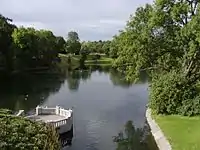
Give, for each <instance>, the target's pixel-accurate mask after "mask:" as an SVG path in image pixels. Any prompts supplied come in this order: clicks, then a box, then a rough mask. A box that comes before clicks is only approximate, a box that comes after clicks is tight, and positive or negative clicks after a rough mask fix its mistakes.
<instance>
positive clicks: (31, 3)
mask: <svg viewBox="0 0 200 150" xmlns="http://www.w3.org/2000/svg"><path fill="white" fill-rule="evenodd" d="M150 2H151V0H0V13H1V14H2V15H4V16H5V17H9V18H11V19H13V22H14V23H15V24H16V25H18V26H20V25H23V26H25V27H27V26H31V27H35V28H37V29H41V28H43V29H50V30H52V31H53V32H54V34H55V35H60V36H63V37H66V36H67V33H68V32H69V31H71V30H74V31H76V32H78V34H79V36H80V39H81V40H107V39H111V38H112V36H113V35H115V34H117V33H118V30H120V29H123V27H124V26H125V24H126V21H127V20H128V18H129V16H130V14H132V13H134V12H135V10H136V8H137V7H139V6H143V5H145V4H146V3H150Z"/></svg>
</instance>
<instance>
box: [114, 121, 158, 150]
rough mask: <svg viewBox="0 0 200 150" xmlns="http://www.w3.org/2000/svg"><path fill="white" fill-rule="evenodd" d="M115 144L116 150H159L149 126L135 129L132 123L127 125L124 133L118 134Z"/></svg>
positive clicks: (129, 122)
mask: <svg viewBox="0 0 200 150" xmlns="http://www.w3.org/2000/svg"><path fill="white" fill-rule="evenodd" d="M114 142H115V143H116V144H117V149H116V150H157V147H156V144H155V142H154V140H153V138H152V136H151V134H150V130H149V127H148V125H147V124H146V125H145V126H144V128H135V127H134V124H133V122H132V121H128V122H127V123H126V125H125V130H124V132H120V133H118V136H116V137H114Z"/></svg>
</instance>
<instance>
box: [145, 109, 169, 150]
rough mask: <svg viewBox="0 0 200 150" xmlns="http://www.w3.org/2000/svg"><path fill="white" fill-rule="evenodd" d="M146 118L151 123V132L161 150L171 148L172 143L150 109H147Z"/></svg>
mask: <svg viewBox="0 0 200 150" xmlns="http://www.w3.org/2000/svg"><path fill="white" fill-rule="evenodd" d="M146 118H147V122H148V124H149V127H150V129H151V133H152V135H153V137H154V139H155V142H156V144H157V147H158V149H159V150H171V145H170V144H169V142H168V140H167V138H166V137H165V135H164V134H163V132H162V130H161V129H160V127H159V125H158V124H157V123H156V121H155V120H154V119H153V117H152V114H151V110H150V109H147V110H146Z"/></svg>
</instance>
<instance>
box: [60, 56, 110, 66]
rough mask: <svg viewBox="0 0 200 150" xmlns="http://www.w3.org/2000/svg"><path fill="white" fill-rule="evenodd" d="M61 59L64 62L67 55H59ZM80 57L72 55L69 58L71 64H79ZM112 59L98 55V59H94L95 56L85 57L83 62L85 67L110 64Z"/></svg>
mask: <svg viewBox="0 0 200 150" xmlns="http://www.w3.org/2000/svg"><path fill="white" fill-rule="evenodd" d="M59 56H60V57H61V58H63V59H64V60H65V58H68V55H65V54H59ZM80 59H81V56H80V55H72V56H71V63H72V64H79V63H80ZM112 61H113V59H112V58H110V57H108V56H106V55H99V58H96V55H95V54H90V55H87V59H86V60H85V65H93V64H95V65H101V64H112Z"/></svg>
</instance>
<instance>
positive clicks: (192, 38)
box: [111, 0, 200, 114]
mask: <svg viewBox="0 0 200 150" xmlns="http://www.w3.org/2000/svg"><path fill="white" fill-rule="evenodd" d="M199 9H200V8H199V1H197V0H190V1H188V0H182V1H179V0H174V1H167V0H156V1H155V2H154V4H153V5H150V4H147V5H145V6H144V7H140V8H138V9H137V11H136V13H135V15H132V16H131V17H130V19H129V21H128V23H127V25H126V27H125V29H124V30H123V31H121V32H120V33H119V35H118V36H116V37H114V38H113V40H112V43H111V45H113V47H112V48H111V49H114V50H115V52H116V53H117V54H116V56H117V59H116V60H115V62H114V65H113V66H115V67H116V68H117V69H118V70H120V71H122V72H125V74H126V78H127V80H130V81H135V80H136V79H137V78H138V76H139V74H140V72H141V71H142V70H146V71H147V72H148V73H149V75H150V76H151V77H152V78H155V80H153V81H156V80H159V78H160V77H161V76H163V75H164V74H168V76H180V78H181V79H179V78H171V77H170V78H169V77H168V79H169V80H175V79H177V81H175V82H174V81H173V82H172V81H168V82H169V83H171V84H172V83H173V84H174V83H176V84H175V85H174V89H176V90H177V91H176V92H174V93H173V92H172V93H173V94H178V93H177V92H181V93H182V94H184V93H185V92H186V93H187V92H192V93H193V94H194V93H197V94H194V95H193V98H195V97H196V96H197V95H198V92H194V90H195V91H196V88H195V87H194V88H191V89H189V87H191V86H194V85H195V84H197V83H198V82H199V77H200V61H199V60H200V59H199V57H200V55H199V53H200V49H199V47H200V45H199V44H200V38H199V37H200V34H199V33H200V27H199V22H200V13H199ZM174 72H176V75H174ZM153 81H152V82H153ZM160 81H162V82H163V84H162V85H160V86H159V87H160V88H161V89H160V92H158V93H160V94H162V92H164V91H165V90H167V89H165V86H164V85H165V83H164V81H163V80H160ZM166 82H167V81H166ZM153 85H156V86H157V84H152V89H154V88H155V89H154V90H158V88H159V87H154V86H153ZM168 86H169V85H168ZM170 86H171V85H170ZM168 90H171V89H168ZM165 92H166V93H169V92H167V91H165ZM154 93H155V92H154ZM154 96H155V97H154V98H155V99H157V97H158V96H159V95H154ZM151 98H152V97H151ZM173 98H175V95H171V96H168V98H167V99H173ZM175 99H176V101H174V104H173V105H176V106H175V107H170V108H169V107H168V109H167V108H164V110H163V113H181V110H180V109H179V108H180V107H178V106H183V105H184V104H185V100H186V99H187V97H184V98H183V99H181V98H180V97H176V98H175ZM158 105H159V104H156V107H157V106H158ZM164 105H165V106H167V105H171V104H169V103H167V104H164ZM154 108H155V107H154ZM172 108H173V109H172ZM174 108H175V109H174ZM178 109H179V110H178ZM188 109H190V107H188ZM194 113H195V112H194ZM198 113H199V112H198ZM198 113H197V114H198Z"/></svg>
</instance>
